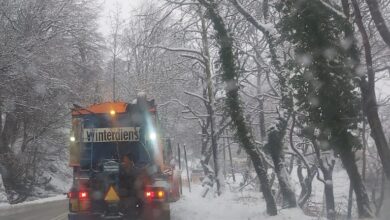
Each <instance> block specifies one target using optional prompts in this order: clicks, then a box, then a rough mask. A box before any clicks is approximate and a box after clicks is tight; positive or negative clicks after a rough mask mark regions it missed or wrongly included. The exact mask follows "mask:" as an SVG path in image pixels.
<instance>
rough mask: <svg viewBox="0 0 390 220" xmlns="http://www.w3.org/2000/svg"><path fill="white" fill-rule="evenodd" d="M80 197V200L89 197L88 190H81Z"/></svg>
mask: <svg viewBox="0 0 390 220" xmlns="http://www.w3.org/2000/svg"><path fill="white" fill-rule="evenodd" d="M79 199H80V200H83V199H88V192H86V191H80V192H79Z"/></svg>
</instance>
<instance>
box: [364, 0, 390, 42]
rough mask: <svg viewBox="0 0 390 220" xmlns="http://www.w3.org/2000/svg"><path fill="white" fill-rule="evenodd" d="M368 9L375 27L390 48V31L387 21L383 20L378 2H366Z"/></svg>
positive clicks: (371, 0)
mask: <svg viewBox="0 0 390 220" xmlns="http://www.w3.org/2000/svg"><path fill="white" fill-rule="evenodd" d="M366 3H367V5H368V8H369V9H370V13H371V17H372V19H373V20H374V23H375V26H376V28H377V29H378V32H379V34H380V35H381V36H382V39H383V41H384V42H385V43H386V44H387V45H388V46H389V47H390V31H389V28H388V27H387V26H386V21H385V19H383V16H382V14H381V11H380V10H379V5H378V2H377V0H366Z"/></svg>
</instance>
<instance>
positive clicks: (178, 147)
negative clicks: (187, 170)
mask: <svg viewBox="0 0 390 220" xmlns="http://www.w3.org/2000/svg"><path fill="white" fill-rule="evenodd" d="M177 154H178V158H179V173H180V176H179V185H180V195H183V184H182V182H181V158H180V155H181V154H180V144H179V143H178V144H177Z"/></svg>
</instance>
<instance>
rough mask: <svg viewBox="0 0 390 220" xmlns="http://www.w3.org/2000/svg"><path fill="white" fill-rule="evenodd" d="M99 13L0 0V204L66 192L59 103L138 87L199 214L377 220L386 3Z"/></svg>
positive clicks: (385, 104) (143, 5) (386, 83)
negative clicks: (216, 208) (205, 210)
mask: <svg viewBox="0 0 390 220" xmlns="http://www.w3.org/2000/svg"><path fill="white" fill-rule="evenodd" d="M129 1H130V0H129ZM112 2H114V1H112ZM113 4H114V3H113ZM103 7H104V5H103V4H102V3H101V1H99V0H0V204H1V203H8V204H17V203H22V202H25V201H30V200H32V199H34V198H35V199H36V198H43V197H46V196H48V195H55V194H60V193H64V192H67V190H69V187H70V186H69V182H70V180H69V179H71V178H72V177H71V170H70V169H69V168H68V157H69V153H68V146H69V131H70V128H71V116H70V109H71V108H72V106H73V104H75V103H76V104H78V105H81V106H88V105H91V104H93V103H97V102H106V101H113V100H114V101H115V100H121V101H125V102H131V101H132V100H134V99H135V98H136V96H137V94H138V93H140V92H145V93H146V94H147V96H148V98H151V99H155V100H156V103H157V105H158V109H157V110H158V115H159V120H160V122H161V125H162V127H163V130H164V135H165V136H166V137H167V138H170V139H171V140H172V142H173V146H174V152H175V155H177V154H178V149H179V148H180V149H181V151H182V153H183V150H184V149H185V150H186V156H188V167H189V171H187V172H186V170H185V168H184V167H185V165H184V156H182V158H181V159H182V160H183V162H182V161H178V158H176V162H179V163H181V166H182V177H183V178H182V179H183V180H182V181H183V185H184V186H183V191H188V190H191V187H192V189H193V192H192V193H194V192H195V193H197V195H196V196H197V197H199V198H197V199H196V201H195V200H194V201H193V203H195V202H196V203H204V204H203V205H202V206H200V207H203V206H207V204H208V203H210V204H211V203H212V201H213V200H216V199H218V198H220V197H221V198H225V199H224V200H227V199H226V198H230V199H231V200H232V201H231V202H240V201H241V202H242V200H245V202H249V203H252V204H253V207H255V208H253V207H252V206H250V207H249V208H248V209H251V210H252V211H253V209H257V212H256V213H260V214H261V215H259V216H253V218H254V219H261V218H267V217H269V216H279V215H280V213H282V214H283V215H285V216H288V215H289V213H290V210H292V211H291V213H295V214H291V219H296V218H299V219H303V217H299V216H301V215H302V216H308V217H311V219H322V218H323V219H331V220H332V219H358V218H365V219H388V218H390V211H389V208H390V146H389V144H390V143H389V142H390V135H389V134H390V1H389V0H148V1H146V0H145V1H140V3H139V4H138V6H137V7H136V8H133V9H131V10H124V9H123V8H121V7H120V6H119V5H116V6H115V7H114V10H111V11H110V13H109V24H108V28H107V30H106V32H107V33H106V34H103V33H102V31H101V30H100V21H99V19H100V16H102V14H101V12H102V10H103V9H102V8H103ZM184 146H185V148H184ZM186 162H187V161H186ZM187 177H188V178H187ZM190 177H191V178H190ZM187 180H188V181H187ZM196 187H198V188H199V189H200V190H198V191H196V190H195V189H196ZM226 195H234V196H232V197H234V198H235V199H232V198H231V197H229V196H227V197H226ZM224 196H225V197H224ZM237 197H238V198H237ZM186 199H187V200H188V201H187V203H188V204H191V200H190V197H188V198H186ZM219 201H221V200H219ZM179 202H180V201H179ZM224 203H229V201H224ZM257 204H263V205H262V206H259V207H256V205H257ZM197 207H198V206H197ZM227 209H229V208H227ZM242 209H245V206H243V207H242ZM174 211H175V210H174ZM174 211H173V212H174ZM197 212H202V210H197ZM241 212H242V213H245V212H246V211H245V210H241ZM248 212H249V211H248ZM297 212H298V214H297ZM300 213H302V214H300ZM187 214H188V213H187ZM172 215H175V214H174V213H172ZM182 215H183V216H185V215H186V213H183V214H182ZM265 216H266V217H265ZM295 216H297V217H295ZM177 219H186V218H184V217H183V218H179V217H177ZM188 219H190V218H188ZM210 219H217V217H212V215H211V217H210ZM286 219H287V218H286ZM308 219H309V218H308Z"/></svg>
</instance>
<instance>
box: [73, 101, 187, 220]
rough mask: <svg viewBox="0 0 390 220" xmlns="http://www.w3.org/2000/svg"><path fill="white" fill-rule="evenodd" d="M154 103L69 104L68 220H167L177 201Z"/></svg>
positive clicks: (175, 182) (175, 181) (175, 174)
mask: <svg viewBox="0 0 390 220" xmlns="http://www.w3.org/2000/svg"><path fill="white" fill-rule="evenodd" d="M161 133H162V132H161V130H160V128H159V124H158V118H157V111H156V105H155V103H154V100H147V99H146V97H142V96H139V97H138V98H137V99H136V100H134V101H133V102H132V103H125V102H106V103H98V104H93V105H91V106H89V107H85V108H84V107H81V106H79V105H74V108H73V109H72V130H71V135H70V152H69V153H70V161H69V165H70V166H71V167H72V168H73V183H72V187H71V189H70V191H69V193H68V198H69V214H68V218H69V220H95V219H96V220H100V219H118V220H130V219H142V220H160V219H161V220H169V219H170V206H169V202H171V201H176V200H178V199H179V197H180V194H179V186H178V183H179V182H178V173H179V171H178V170H177V169H175V166H174V163H173V162H172V161H173V153H172V147H171V144H170V140H169V139H164V138H163V135H162V134H161Z"/></svg>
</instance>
